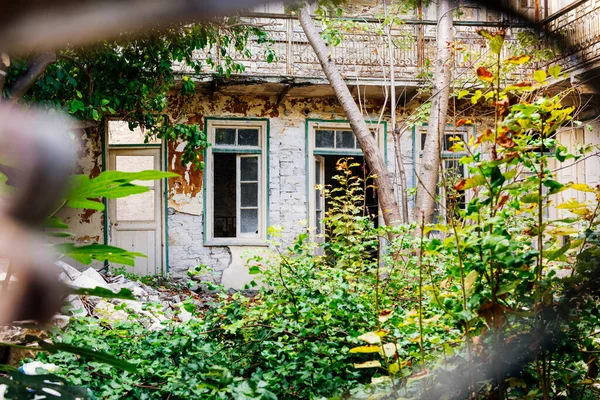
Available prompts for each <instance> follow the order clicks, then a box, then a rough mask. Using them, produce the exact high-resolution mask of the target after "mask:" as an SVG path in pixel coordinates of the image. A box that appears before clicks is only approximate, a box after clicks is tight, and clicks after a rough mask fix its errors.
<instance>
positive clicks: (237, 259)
mask: <svg viewBox="0 0 600 400" xmlns="http://www.w3.org/2000/svg"><path fill="white" fill-rule="evenodd" d="M178 100H179V99H177V98H174V99H172V101H171V102H170V104H171V105H172V106H173V114H177V115H180V116H181V115H183V116H184V118H183V121H186V122H189V123H199V124H203V122H204V118H205V117H220V118H223V117H234V118H269V124H270V143H269V158H270V159H269V161H270V170H269V203H270V204H269V215H268V217H269V225H270V226H271V225H279V226H282V227H283V235H282V238H281V239H282V241H283V242H284V243H291V242H292V241H293V240H294V238H295V237H296V236H297V235H298V234H300V233H302V232H304V230H305V229H306V220H307V218H308V216H307V196H306V158H305V157H306V142H305V127H306V120H307V118H311V119H325V120H330V119H331V120H333V119H338V120H339V119H345V114H344V112H343V110H342V109H341V108H340V107H339V105H338V103H337V100H336V99H334V98H312V99H307V98H288V99H286V100H285V101H283V102H282V103H281V104H280V105H277V104H276V99H275V98H273V97H269V96H260V95H257V96H252V97H251V96H232V95H223V94H218V93H215V94H214V95H212V94H207V93H201V94H198V95H197V96H196V97H195V98H194V99H193V101H188V102H185V104H182V103H181V102H180V101H178ZM380 107H381V105H380V104H375V103H373V104H369V103H367V104H366V111H367V113H368V114H369V115H371V116H372V119H373V120H375V121H377V118H378V115H379V112H380ZM389 129H390V127H389V123H388V130H389ZM183 146H184V144H183V143H177V144H175V143H172V144H169V145H168V160H167V165H168V168H169V170H170V171H173V172H176V173H178V174H180V175H181V177H180V178H176V179H171V180H170V181H169V196H168V197H169V204H168V207H169V213H168V214H169V215H168V225H169V229H168V236H169V246H168V248H169V271H170V272H171V273H172V274H173V276H175V277H183V276H185V274H186V272H187V269H188V268H189V267H193V266H195V265H198V264H205V265H208V266H209V267H211V268H213V270H214V273H215V277H216V278H217V279H221V276H222V275H223V273H224V272H225V278H224V279H225V280H226V282H225V281H224V283H227V285H228V286H230V287H241V286H240V281H244V280H245V281H247V280H248V279H249V277H248V276H247V274H241V273H239V274H238V272H239V271H243V268H245V267H244V265H245V264H244V261H243V260H242V258H243V257H242V254H243V253H245V252H246V251H252V250H257V251H263V250H265V249H264V247H263V248H260V247H258V248H256V247H254V248H253V247H242V248H240V247H235V248H234V247H231V248H230V247H227V246H210V247H205V246H204V245H203V240H204V237H203V223H204V216H203V187H202V173H201V172H199V171H194V170H192V169H190V168H185V167H183V166H182V165H181V152H182V150H183ZM412 146H413V141H412V131H411V130H410V131H407V132H406V133H405V134H404V136H403V138H402V149H403V155H404V157H405V159H404V163H405V168H406V172H407V178H408V184H409V185H411V184H412V183H413V181H414V179H413V174H412V162H413V159H412ZM387 150H388V155H387V158H388V164H389V166H390V170H391V171H395V170H396V168H395V160H394V146H393V140H392V137H391V133H390V132H388V143H387ZM242 250H246V251H242ZM238 275H239V280H240V281H236V280H235V279H236V276H238Z"/></svg>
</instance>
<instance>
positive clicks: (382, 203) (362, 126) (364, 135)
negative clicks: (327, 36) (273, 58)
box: [299, 4, 401, 226]
mask: <svg viewBox="0 0 600 400" xmlns="http://www.w3.org/2000/svg"><path fill="white" fill-rule="evenodd" d="M299 20H300V24H301V25H302V29H304V33H305V34H306V38H307V39H308V42H309V43H310V45H311V46H312V48H313V50H314V51H315V54H316V55H317V58H318V59H319V62H320V63H321V67H322V68H323V71H324V72H325V75H326V76H327V79H329V83H330V84H331V87H332V88H333V91H334V92H335V95H336V97H337V99H338V101H339V102H340V104H341V105H342V107H343V109H344V112H345V113H346V118H348V121H349V122H350V126H351V127H352V131H353V132H354V135H356V139H357V140H358V142H359V144H360V148H361V149H362V151H363V154H364V156H365V160H366V162H367V165H368V166H369V169H370V170H371V173H373V174H375V175H376V176H377V178H375V185H376V186H377V197H378V199H379V207H380V210H381V212H382V214H383V219H384V221H385V224H386V225H388V226H393V225H396V224H398V223H400V221H401V217H400V209H399V208H398V202H397V201H396V197H395V195H394V189H393V185H392V181H391V179H390V176H389V173H388V170H387V166H386V165H385V161H384V158H383V156H382V154H381V152H380V151H379V148H378V147H377V141H376V140H375V138H374V137H373V136H372V135H371V132H370V131H369V128H368V126H367V123H366V122H365V119H364V118H363V116H362V113H361V111H360V109H359V108H358V106H357V105H356V102H355V101H354V98H353V97H352V94H351V93H350V90H349V89H348V86H346V82H344V79H343V78H342V75H341V74H340V72H339V70H338V69H337V67H336V65H335V63H334V62H333V61H332V60H331V57H330V55H329V52H328V51H327V47H326V45H325V42H324V41H323V39H322V38H321V35H320V34H319V32H318V31H317V27H316V26H315V23H314V22H313V20H312V18H311V16H310V12H309V9H308V4H306V5H304V7H302V10H301V11H300V16H299Z"/></svg>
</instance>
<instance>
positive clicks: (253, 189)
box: [240, 183, 258, 207]
mask: <svg viewBox="0 0 600 400" xmlns="http://www.w3.org/2000/svg"><path fill="white" fill-rule="evenodd" d="M240 190H241V192H242V193H241V196H240V202H241V206H242V207H258V183H242V184H240Z"/></svg>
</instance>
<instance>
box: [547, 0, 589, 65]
mask: <svg viewBox="0 0 600 400" xmlns="http://www.w3.org/2000/svg"><path fill="white" fill-rule="evenodd" d="M542 23H543V24H544V25H545V27H546V29H547V30H548V31H549V32H551V33H553V34H555V35H558V36H562V37H564V38H565V41H564V43H566V44H568V45H566V46H565V45H564V44H559V43H556V41H555V40H553V39H550V40H549V43H548V45H549V46H552V47H554V49H555V54H556V59H554V60H552V62H553V63H558V64H560V65H561V67H562V68H563V70H565V71H573V70H578V69H581V68H590V67H592V66H594V64H595V63H597V62H598V60H599V59H600V0H579V1H575V2H573V3H572V4H571V5H569V6H568V7H565V8H564V9H562V10H560V11H559V12H557V13H555V14H553V15H551V16H549V17H548V18H546V19H545V20H543V21H542Z"/></svg>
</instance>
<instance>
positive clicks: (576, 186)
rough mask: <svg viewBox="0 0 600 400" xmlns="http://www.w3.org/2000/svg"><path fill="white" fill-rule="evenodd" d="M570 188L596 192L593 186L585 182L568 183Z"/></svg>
mask: <svg viewBox="0 0 600 400" xmlns="http://www.w3.org/2000/svg"><path fill="white" fill-rule="evenodd" d="M570 188H571V189H575V190H578V191H580V192H588V193H595V192H596V190H595V189H594V188H593V187H591V186H590V185H588V184H586V183H574V184H572V185H570Z"/></svg>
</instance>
